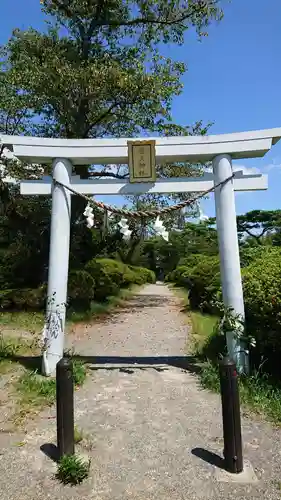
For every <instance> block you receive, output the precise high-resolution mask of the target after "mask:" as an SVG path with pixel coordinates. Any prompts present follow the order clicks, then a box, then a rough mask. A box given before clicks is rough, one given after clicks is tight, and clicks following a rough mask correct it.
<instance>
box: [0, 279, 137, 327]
mask: <svg viewBox="0 0 281 500" xmlns="http://www.w3.org/2000/svg"><path fill="white" fill-rule="evenodd" d="M139 288H140V287H139V286H137V285H133V286H131V287H130V288H124V289H121V290H120V291H119V294H118V295H117V296H112V297H108V299H107V301H106V302H102V303H99V302H92V304H91V307H90V308H89V309H88V310H74V309H71V308H70V309H68V310H67V312H66V326H70V327H71V326H72V324H75V323H82V322H88V321H92V320H93V319H95V318H99V317H101V316H104V315H107V314H109V313H111V312H112V310H113V309H114V308H115V307H122V306H124V305H125V304H126V301H127V300H128V299H130V298H131V297H132V295H134V294H135V293H136V292H137V291H138V290H139ZM44 320H45V313H44V311H34V312H28V311H12V312H11V311H2V312H1V314H0V328H1V327H2V329H13V330H14V329H15V330H24V331H26V332H31V333H38V332H40V331H41V330H42V328H43V326H44Z"/></svg>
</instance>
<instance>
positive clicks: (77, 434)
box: [74, 426, 84, 444]
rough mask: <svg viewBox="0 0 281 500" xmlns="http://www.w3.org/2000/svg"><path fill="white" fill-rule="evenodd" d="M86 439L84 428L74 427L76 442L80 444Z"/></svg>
mask: <svg viewBox="0 0 281 500" xmlns="http://www.w3.org/2000/svg"><path fill="white" fill-rule="evenodd" d="M83 439H84V434H83V431H82V429H79V428H78V427H76V426H75V427H74V443H75V444H78V443H81V441H83Z"/></svg>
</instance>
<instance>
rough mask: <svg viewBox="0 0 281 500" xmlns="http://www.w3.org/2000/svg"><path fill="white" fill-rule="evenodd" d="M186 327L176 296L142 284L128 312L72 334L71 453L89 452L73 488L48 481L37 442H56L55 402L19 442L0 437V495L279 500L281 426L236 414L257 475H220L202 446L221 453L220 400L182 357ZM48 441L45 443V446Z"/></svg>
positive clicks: (50, 469)
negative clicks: (76, 382)
mask: <svg viewBox="0 0 281 500" xmlns="http://www.w3.org/2000/svg"><path fill="white" fill-rule="evenodd" d="M188 328H189V325H188V323H187V322H186V316H185V315H184V314H183V313H181V312H180V301H179V299H178V298H176V297H175V296H174V295H173V292H172V291H171V290H170V289H169V288H168V287H167V286H166V285H162V284H156V285H153V284H152V285H147V286H145V287H144V288H143V289H142V290H141V291H140V292H139V293H138V295H136V296H135V297H133V298H132V299H131V300H130V303H129V306H128V310H127V311H124V310H122V312H120V314H115V315H114V316H113V317H111V318H109V319H108V320H107V321H106V322H104V323H96V324H94V325H93V326H92V327H90V328H88V329H87V330H85V331H84V332H82V334H81V335H80V337H79V341H78V340H77V339H75V338H73V337H72V338H71V337H69V342H70V344H71V345H70V346H69V347H71V346H72V345H74V347H75V352H76V353H77V357H79V358H81V359H83V360H84V361H85V362H88V363H89V373H90V374H89V376H88V378H87V381H86V383H85V385H84V386H83V387H82V388H80V389H79V390H78V391H77V392H76V394H75V403H76V404H75V407H76V425H77V426H78V427H79V429H81V432H82V437H83V438H82V440H81V442H80V443H79V445H77V452H79V453H81V454H82V455H86V456H87V457H89V458H91V472H90V477H89V478H88V479H87V480H86V481H85V482H84V483H83V484H82V485H80V486H75V487H70V486H63V485H62V484H60V483H58V482H57V481H56V480H54V477H53V476H54V473H55V470H56V467H55V465H54V463H53V462H52V461H51V460H50V459H49V458H47V457H46V455H44V453H43V452H42V451H41V450H40V447H42V445H46V444H47V443H55V438H56V427H55V408H54V407H52V408H49V409H47V410H45V411H44V412H42V413H41V414H40V415H39V416H38V418H36V420H34V421H30V422H29V424H28V426H27V433H26V434H25V436H24V438H23V441H22V442H21V444H20V445H19V444H18V443H16V442H15V438H14V439H13V436H12V435H11V436H9V440H8V441H9V442H7V439H6V443H5V442H4V440H2V438H3V436H1V435H0V446H1V455H0V461H1V469H2V474H1V478H0V493H1V499H2V500H10V499H14V498H21V500H27V499H30V500H33V499H34V500H35V499H38V500H41V499H44V500H45V499H46V498H52V499H53V500H58V499H60V500H64V499H73V500H74V499H83V500H86V499H91V500H92V499H93V500H98V499H99V500H109V499H110V500H112V499H114V500H121V499H122V500H127V499H129V498H130V499H136V500H143V499H149V500H154V499H157V500H158V499H160V498H161V500H165V499H169V500H170V499H174V500H178V499H181V498H182V499H183V498H188V499H189V500H199V499H200V500H201V499H224V500H227V499H232V498H234V497H235V498H236V499H237V500H242V499H243V500H244V499H253V500H255V499H260V498H268V499H277V498H278V499H279V498H280V481H281V478H280V462H281V454H280V451H281V449H280V442H281V440H280V437H281V433H280V430H278V429H274V428H273V427H272V426H271V425H270V424H268V423H265V422H263V421H261V420H258V419H253V418H247V417H246V416H244V417H243V438H244V456H245V459H247V460H250V462H251V464H252V466H253V468H254V470H255V474H256V476H257V478H258V481H257V482H256V483H254V484H233V483H222V482H218V481H217V479H216V476H215V469H216V468H215V466H214V465H212V464H210V463H208V462H206V461H205V460H202V459H201V458H199V456H198V454H200V450H201V451H202V449H203V450H206V451H207V452H213V453H215V454H218V455H220V456H221V454H222V446H223V441H222V428H221V408H220V399H219V397H218V396H217V395H214V394H211V393H209V392H208V391H205V390H202V389H201V388H200V386H199V383H198V378H197V376H196V374H195V373H194V372H195V371H196V365H195V364H194V360H193V358H192V357H191V356H188V355H186V354H185V353H186V341H187V337H188ZM45 448H46V447H45Z"/></svg>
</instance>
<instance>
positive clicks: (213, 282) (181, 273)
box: [166, 254, 220, 313]
mask: <svg viewBox="0 0 281 500" xmlns="http://www.w3.org/2000/svg"><path fill="white" fill-rule="evenodd" d="M183 262H184V264H185V265H180V266H178V267H177V268H176V269H175V270H174V271H172V272H171V273H170V274H169V275H168V276H167V278H166V279H167V280H168V281H172V282H174V283H175V284H176V285H178V286H183V287H185V288H187V289H188V291H189V302H190V305H191V307H192V308H194V309H200V310H202V311H204V312H208V313H211V312H213V305H212V302H213V299H214V298H215V297H216V295H217V294H218V293H219V290H220V270H219V258H218V257H216V256H208V255H200V254H197V255H191V256H190V258H186V259H184V260H183Z"/></svg>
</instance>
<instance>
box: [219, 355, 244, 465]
mask: <svg viewBox="0 0 281 500" xmlns="http://www.w3.org/2000/svg"><path fill="white" fill-rule="evenodd" d="M220 385H221V400H222V420H223V439H224V460H225V468H226V470H227V471H228V472H232V473H234V474H238V473H239V472H242V471H243V455H242V436H241V418H240V401H239V388H238V376H237V371H236V365H235V363H234V361H232V360H231V359H230V358H228V357H226V358H224V359H223V360H222V361H221V363H220Z"/></svg>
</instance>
